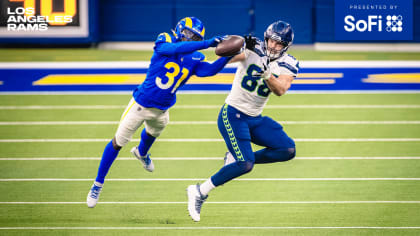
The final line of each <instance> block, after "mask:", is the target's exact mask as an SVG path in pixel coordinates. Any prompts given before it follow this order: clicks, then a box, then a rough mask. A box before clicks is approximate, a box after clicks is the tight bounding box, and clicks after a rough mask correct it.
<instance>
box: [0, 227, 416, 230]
mask: <svg viewBox="0 0 420 236" xmlns="http://www.w3.org/2000/svg"><path fill="white" fill-rule="evenodd" d="M219 229H221V230H238V229H239V230H240V229H249V230H252V229H277V230H281V229H397V230H399V229H420V226H407V227H404V226H403V227H394V226H319V227H318V226H214V227H206V226H202V227H0V230H219Z"/></svg>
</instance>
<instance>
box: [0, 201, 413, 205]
mask: <svg viewBox="0 0 420 236" xmlns="http://www.w3.org/2000/svg"><path fill="white" fill-rule="evenodd" d="M187 203H188V202H99V204H109V205H112V204H116V205H126V204H127V205H128V204H187ZM376 203H379V204H382V203H385V204H420V201H243V202H206V204H376ZM78 204H82V205H85V204H86V202H0V205H78Z"/></svg>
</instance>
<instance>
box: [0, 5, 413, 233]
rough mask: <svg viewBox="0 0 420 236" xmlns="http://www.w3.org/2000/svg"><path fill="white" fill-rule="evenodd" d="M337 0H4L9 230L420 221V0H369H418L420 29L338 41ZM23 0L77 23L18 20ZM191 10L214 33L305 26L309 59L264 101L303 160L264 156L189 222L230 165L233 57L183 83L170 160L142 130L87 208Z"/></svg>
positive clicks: (0, 15) (164, 145)
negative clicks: (156, 50)
mask: <svg viewBox="0 0 420 236" xmlns="http://www.w3.org/2000/svg"><path fill="white" fill-rule="evenodd" d="M338 2H340V4H341V3H343V1H341V0H336V1H334V0H293V1H292V0H285V1H275V0H212V1H209V0H201V1H192V0H160V1H151V0H119V1H112V0H25V1H24V0H0V46H1V48H0V192H1V194H0V235H73V234H75V235H80V234H94V233H100V234H101V235H134V234H136V235H138V234H145V235H188V234H200V235H214V234H217V235H279V234H286V235H419V234H420V214H419V212H420V198H419V196H420V171H419V169H420V148H419V147H420V145H419V144H420V95H419V91H420V46H419V45H420V44H419V43H420V24H419V22H420V19H419V17H420V1H419V0H412V1H411V0H404V1H388V0H374V1H371V2H369V3H368V4H372V5H373V6H377V5H381V6H383V4H390V3H392V4H396V5H398V4H409V6H410V7H411V8H410V9H409V10H411V11H409V12H411V14H412V15H411V16H412V18H410V17H408V18H403V24H404V26H406V25H409V26H410V23H412V24H411V25H412V28H410V29H411V31H410V32H411V34H410V39H407V38H403V39H400V40H399V39H398V38H397V39H393V40H380V39H376V40H372V39H369V40H366V39H367V38H365V36H364V35H363V34H362V35H361V37H360V39H358V40H337V39H336V38H337V37H336V32H335V31H336V26H337V24H340V22H337V20H336V18H335V17H336V9H335V7H336V4H338ZM349 2H354V4H355V5H361V6H364V4H365V2H363V1H359V0H352V1H349ZM372 5H369V6H372ZM369 6H368V7H369ZM19 7H24V8H28V7H33V8H34V9H35V11H34V14H35V16H50V17H55V16H66V15H71V16H72V19H73V21H72V22H71V23H67V24H54V23H50V24H49V25H48V30H46V31H36V30H29V31H22V30H20V31H13V30H8V24H13V22H10V16H11V15H13V13H18V10H16V9H17V8H19ZM28 14H29V13H28ZM15 15H16V14H15ZM185 16H196V17H198V18H199V19H201V20H202V21H203V23H204V25H205V27H206V38H210V37H212V36H215V35H225V34H238V35H245V34H254V35H256V36H258V37H262V36H263V32H264V30H265V28H266V27H267V26H268V25H269V24H270V23H272V22H273V21H276V20H279V19H282V20H284V21H287V22H289V23H291V24H292V26H293V28H294V32H295V40H294V45H293V46H292V48H291V50H290V51H289V53H290V54H291V55H293V56H295V57H296V58H297V59H298V60H299V61H300V66H301V69H300V73H299V76H298V77H297V78H296V79H295V81H294V83H293V85H292V88H291V90H290V92H289V93H288V94H287V95H285V96H283V97H279V98H278V97H274V96H272V97H271V98H270V101H269V103H268V105H267V107H266V109H265V111H264V113H263V114H264V115H269V116H271V117H273V118H274V119H276V120H277V121H279V122H280V123H281V124H282V125H283V126H284V128H285V129H286V131H287V133H288V134H289V135H290V136H291V137H293V138H294V139H295V140H296V143H297V157H296V159H295V160H292V161H290V162H287V163H276V164H270V165H260V166H257V167H255V169H254V170H253V172H252V173H250V174H247V175H246V176H244V177H242V178H240V179H239V180H236V181H232V182H231V183H229V184H226V186H224V187H221V188H220V189H217V190H216V191H214V193H212V196H211V197H210V198H209V201H208V203H206V204H205V205H204V207H203V212H202V221H201V222H200V223H193V222H192V221H191V220H190V218H189V216H188V214H187V210H186V196H185V188H186V187H187V186H188V185H189V184H192V183H195V182H199V181H202V180H203V179H205V178H207V177H209V176H210V175H211V174H213V173H214V172H215V171H216V170H217V169H218V168H219V167H221V166H222V164H223V155H224V153H225V150H226V148H225V145H224V142H223V141H222V139H221V136H220V135H219V134H218V131H217V127H216V118H217V114H218V111H219V109H220V107H221V106H222V104H223V102H224V99H225V97H226V94H227V92H228V91H229V89H230V85H231V83H232V80H233V75H234V72H235V65H229V66H228V67H227V68H225V69H224V70H223V71H222V72H221V73H220V74H219V75H216V76H214V77H211V78H197V77H193V78H191V79H190V81H189V83H188V84H187V85H186V86H185V87H183V88H182V90H181V91H180V94H179V95H178V103H177V105H175V107H174V108H173V109H171V111H170V114H171V123H170V124H169V126H168V127H167V128H166V130H165V131H164V133H163V134H162V136H161V137H160V138H159V139H158V141H157V143H156V144H155V145H154V146H153V147H152V150H151V152H152V157H153V158H154V160H155V165H156V172H154V173H153V174H150V173H146V172H145V171H144V170H143V169H142V168H141V166H140V164H139V163H137V162H136V160H135V159H134V158H132V157H130V155H129V151H128V150H130V148H131V147H132V146H134V145H136V143H137V142H138V138H139V134H136V135H135V137H133V138H134V140H133V142H131V143H130V144H129V145H128V147H125V148H123V150H122V151H121V153H120V156H119V157H118V158H117V161H116V164H115V165H114V166H113V167H112V168H111V171H110V173H109V177H108V178H109V181H108V182H106V184H105V188H104V191H103V194H102V195H101V200H100V203H99V204H98V206H97V207H96V208H94V209H87V207H86V205H85V202H84V201H85V199H86V194H87V192H88V191H89V188H90V185H91V181H93V179H94V177H95V175H96V171H97V166H98V164H99V160H100V155H101V154H102V151H103V148H104V146H105V144H106V143H107V142H108V140H109V139H110V138H112V136H113V134H114V132H115V130H116V127H117V125H118V121H119V118H120V115H121V113H122V112H123V110H124V108H125V106H126V104H127V103H128V101H129V100H130V95H131V91H132V90H133V89H134V88H135V87H136V86H137V85H138V84H139V83H141V82H142V81H143V80H144V78H145V73H146V71H147V66H148V63H149V60H150V57H151V56H152V53H153V51H152V48H153V41H154V40H155V38H156V36H157V35H158V34H159V33H161V32H169V31H170V29H172V28H174V26H175V25H176V23H177V22H178V21H179V20H180V19H181V18H183V17H185ZM410 19H411V20H412V22H410ZM8 21H9V22H8ZM23 25H24V26H25V27H27V24H23ZM404 30H405V28H404ZM204 53H205V54H206V56H207V57H208V59H209V60H214V59H215V58H216V56H215V54H214V51H213V50H212V49H209V50H205V51H204ZM254 148H256V149H258V147H257V146H255V147H254Z"/></svg>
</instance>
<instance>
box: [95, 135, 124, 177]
mask: <svg viewBox="0 0 420 236" xmlns="http://www.w3.org/2000/svg"><path fill="white" fill-rule="evenodd" d="M118 153H119V150H115V149H114V147H113V146H112V140H111V142H109V143H108V144H107V145H106V147H105V150H104V153H103V154H102V159H101V163H100V164H99V169H98V175H97V176H96V182H98V183H102V184H103V183H104V181H105V176H106V174H108V171H109V168H111V165H112V163H113V162H114V160H115V158H117V156H118Z"/></svg>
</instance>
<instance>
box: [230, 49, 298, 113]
mask: <svg viewBox="0 0 420 236" xmlns="http://www.w3.org/2000/svg"><path fill="white" fill-rule="evenodd" d="M245 58H246V59H245V60H244V61H241V62H240V63H239V65H238V69H237V70H236V74H235V79H234V80H233V84H232V90H231V91H230V93H229V95H228V97H227V98H226V101H225V102H226V104H228V105H230V106H232V107H234V108H236V109H238V110H240V111H241V112H243V113H245V114H247V115H249V116H258V115H260V114H261V112H262V110H263V108H264V106H265V104H266V103H267V101H268V96H269V95H270V93H271V91H270V89H269V88H268V87H267V85H266V84H265V82H264V80H263V79H262V78H261V77H260V76H261V74H262V72H264V65H263V60H265V61H267V56H265V55H264V53H263V50H262V44H261V43H260V44H259V45H256V46H255V49H254V50H252V51H251V50H248V49H246V50H245ZM269 67H270V70H271V73H272V74H274V75H275V76H278V75H291V76H295V77H296V75H297V73H298V70H299V62H298V61H297V60H296V59H295V58H294V57H292V56H290V55H289V54H287V53H284V54H283V56H281V57H280V58H278V59H276V60H274V61H272V62H270V63H269ZM253 75H254V76H253Z"/></svg>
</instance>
